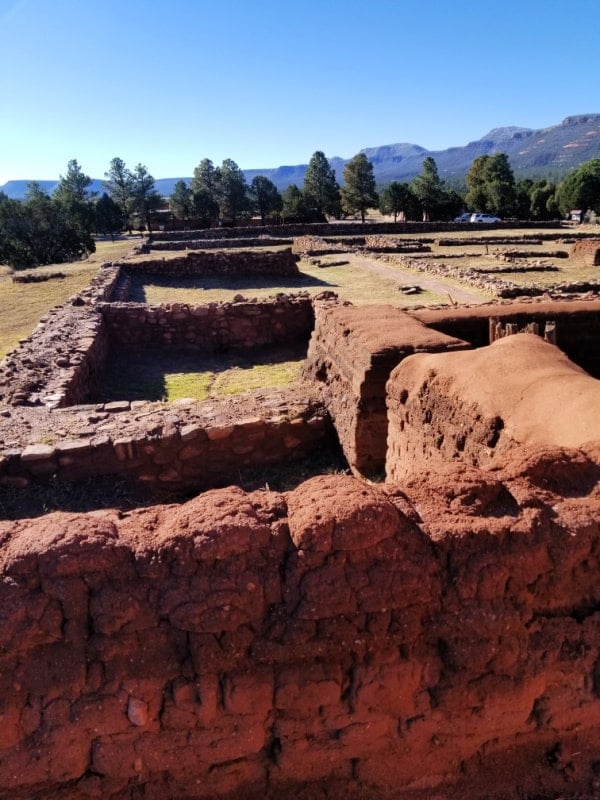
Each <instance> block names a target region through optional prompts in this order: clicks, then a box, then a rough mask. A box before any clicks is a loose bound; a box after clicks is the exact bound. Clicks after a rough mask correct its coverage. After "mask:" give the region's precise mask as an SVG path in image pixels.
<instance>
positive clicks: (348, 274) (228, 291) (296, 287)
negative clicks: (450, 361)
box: [131, 256, 447, 308]
mask: <svg viewBox="0 0 600 800" xmlns="http://www.w3.org/2000/svg"><path fill="white" fill-rule="evenodd" d="M329 260H330V261H334V260H336V261H339V260H340V257H339V256H338V257H336V258H335V259H334V258H333V257H331V258H330V259H329ZM321 261H322V263H323V264H324V266H322V267H317V266H315V265H314V264H310V263H309V262H308V261H301V262H300V264H299V265H298V266H299V269H300V272H301V274H300V276H299V277H298V278H288V279H286V280H282V279H280V280H279V281H278V282H277V283H276V284H274V283H273V279H272V278H256V279H253V280H249V279H247V278H237V279H230V280H228V281H227V286H226V287H225V286H223V281H222V280H221V279H220V278H188V279H187V280H186V281H184V282H182V281H181V280H179V279H173V278H169V277H165V278H157V276H155V275H134V276H133V280H132V294H131V299H132V300H136V301H137V302H140V303H150V304H159V303H191V304H200V303H214V302H226V301H231V300H233V298H234V297H235V296H236V295H242V296H244V297H248V298H250V297H269V296H272V295H274V294H277V293H279V292H283V293H287V294H289V293H291V292H300V291H306V292H308V293H309V294H311V295H315V294H319V292H324V291H332V292H336V293H337V294H338V295H339V296H340V297H341V298H342V299H344V300H350V302H352V303H354V304H355V305H357V306H361V305H369V304H372V303H388V304H391V305H395V306H401V307H407V308H408V307H411V306H414V305H432V304H435V303H441V302H444V301H445V300H447V298H444V297H443V296H441V295H436V294H433V293H432V292H423V293H422V294H419V295H413V296H410V295H409V296H406V295H403V294H402V293H401V292H399V291H398V286H399V281H396V280H394V279H393V278H388V277H385V276H383V275H376V274H373V273H372V272H367V271H366V270H364V269H360V267H357V266H354V265H352V264H345V265H343V266H337V267H335V266H332V267H329V266H327V258H322V259H321ZM415 282H418V281H417V279H415Z"/></svg>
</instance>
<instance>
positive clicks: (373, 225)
mask: <svg viewBox="0 0 600 800" xmlns="http://www.w3.org/2000/svg"><path fill="white" fill-rule="evenodd" d="M515 224H516V223H514V222H499V223H496V224H494V225H490V224H487V223H478V224H476V223H464V222H364V223H363V222H347V221H345V222H333V221H332V222H316V223H311V224H293V225H265V226H263V227H246V228H244V227H240V228H205V229H201V230H197V231H160V233H158V232H157V233H156V234H155V235H154V238H155V240H157V241H158V240H160V241H165V242H172V241H177V240H184V239H221V240H224V239H229V238H234V239H236V238H244V237H251V236H252V237H259V236H265V235H267V236H275V237H287V238H296V237H297V236H367V235H370V234H374V235H377V234H388V233H392V234H393V233H413V234H414V233H424V234H432V233H440V232H449V231H463V232H464V231H491V230H511V229H512V228H514V227H515ZM556 226H557V222H556V221H554V222H530V221H519V222H518V227H519V229H524V228H529V229H531V230H536V231H537V230H544V229H547V228H556ZM566 235H569V236H573V235H577V234H574V233H573V231H568V234H567V233H566Z"/></svg>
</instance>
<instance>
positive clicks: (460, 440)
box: [386, 333, 600, 481]
mask: <svg viewBox="0 0 600 800" xmlns="http://www.w3.org/2000/svg"><path fill="white" fill-rule="evenodd" d="M387 406H388V423H389V426H388V450H387V458H386V475H387V477H388V479H389V480H391V481H398V480H403V479H404V478H405V477H406V476H407V475H409V474H419V473H420V472H421V471H422V470H423V469H436V468H441V467H442V466H443V465H444V464H447V463H449V462H453V461H454V462H463V463H464V464H467V465H470V466H477V467H486V468H490V467H495V468H498V467H508V466H509V465H510V464H511V463H514V462H516V461H518V460H519V457H522V455H521V456H520V454H521V453H524V452H531V451H532V450H535V449H545V450H550V449H553V448H554V449H555V450H564V449H568V448H571V449H576V448H579V449H581V448H583V447H584V446H585V445H586V443H588V442H592V441H598V442H600V419H599V418H598V410H599V409H600V383H599V382H598V381H597V380H594V379H593V378H591V377H590V376H589V375H588V374H587V373H585V372H584V371H583V370H582V369H580V368H579V367H577V366H576V365H575V364H573V363H572V362H571V361H569V359H568V358H567V357H566V356H565V355H564V353H562V352H561V351H560V350H559V349H558V348H557V347H555V346H553V345H551V344H548V343H547V342H545V341H544V340H543V339H542V338H541V337H539V336H536V335H534V334H530V333H518V334H515V335H513V336H507V337H506V338H502V339H499V340H497V341H496V342H494V344H493V345H491V346H490V347H484V348H480V349H478V350H475V351H471V352H469V353H454V354H452V355H451V356H448V355H447V354H427V355H419V356H412V357H411V358H407V359H405V360H404V361H403V362H402V363H401V364H400V365H399V366H398V367H396V369H394V371H393V372H392V374H391V376H390V380H389V382H388V385H387Z"/></svg>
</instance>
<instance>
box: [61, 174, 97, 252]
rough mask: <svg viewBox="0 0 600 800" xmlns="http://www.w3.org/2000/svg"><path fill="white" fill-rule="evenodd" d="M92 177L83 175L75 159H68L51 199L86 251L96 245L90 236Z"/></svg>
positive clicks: (89, 250) (92, 218)
mask: <svg viewBox="0 0 600 800" xmlns="http://www.w3.org/2000/svg"><path fill="white" fill-rule="evenodd" d="M91 183H92V179H91V178H90V177H89V176H88V175H84V173H83V172H82V170H81V167H80V166H79V164H78V162H77V160H76V159H72V160H71V161H69V163H68V165H67V174H66V175H65V176H64V177H63V176H62V175H61V176H60V181H59V183H58V186H57V187H56V189H55V190H54V195H53V198H52V199H53V201H54V202H55V203H58V204H59V205H60V206H61V208H62V210H63V214H64V216H65V217H66V222H67V225H68V227H69V228H72V229H74V230H76V231H77V234H78V237H79V239H80V241H81V243H82V245H83V246H84V247H85V251H86V252H87V253H93V252H94V251H95V250H96V245H95V243H94V240H93V238H92V230H93V228H94V206H93V203H92V198H91V194H90V192H89V187H90V185H91Z"/></svg>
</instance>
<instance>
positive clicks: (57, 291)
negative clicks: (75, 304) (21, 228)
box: [0, 237, 132, 358]
mask: <svg viewBox="0 0 600 800" xmlns="http://www.w3.org/2000/svg"><path fill="white" fill-rule="evenodd" d="M131 247H132V241H131V239H130V238H129V237H123V238H121V239H118V240H117V241H115V242H111V241H110V240H108V241H98V242H97V244H96V252H95V253H93V254H92V255H91V256H90V257H89V258H88V259H87V260H86V261H77V262H75V263H73V264H51V265H49V266H47V267H38V268H37V269H35V270H23V271H20V272H19V275H23V274H26V273H27V272H35V273H36V274H38V275H39V274H44V273H49V272H62V273H64V274H65V277H64V278H52V279H51V280H48V281H45V282H43V283H27V284H24V283H13V282H12V279H11V276H12V274H13V271H12V270H11V269H10V268H9V267H1V268H0V311H1V313H0V358H4V356H5V355H6V354H7V353H9V352H10V351H11V350H13V349H14V348H15V347H16V346H17V344H18V343H19V340H20V339H25V338H27V337H28V336H30V335H31V332H32V331H33V329H34V328H35V326H36V325H37V324H38V322H39V321H40V318H41V317H43V316H44V314H45V313H46V312H47V311H48V310H49V309H51V308H53V307H54V306H57V305H60V304H62V303H64V302H65V301H66V300H68V298H69V297H71V296H72V295H74V294H77V292H80V291H81V290H82V289H83V288H84V286H86V284H88V283H89V281H90V280H91V278H92V277H93V276H94V274H95V273H96V271H97V270H98V265H99V264H102V263H103V262H105V261H112V260H114V259H117V258H120V257H122V256H123V255H125V253H126V252H128V251H129V250H130V249H131Z"/></svg>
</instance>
